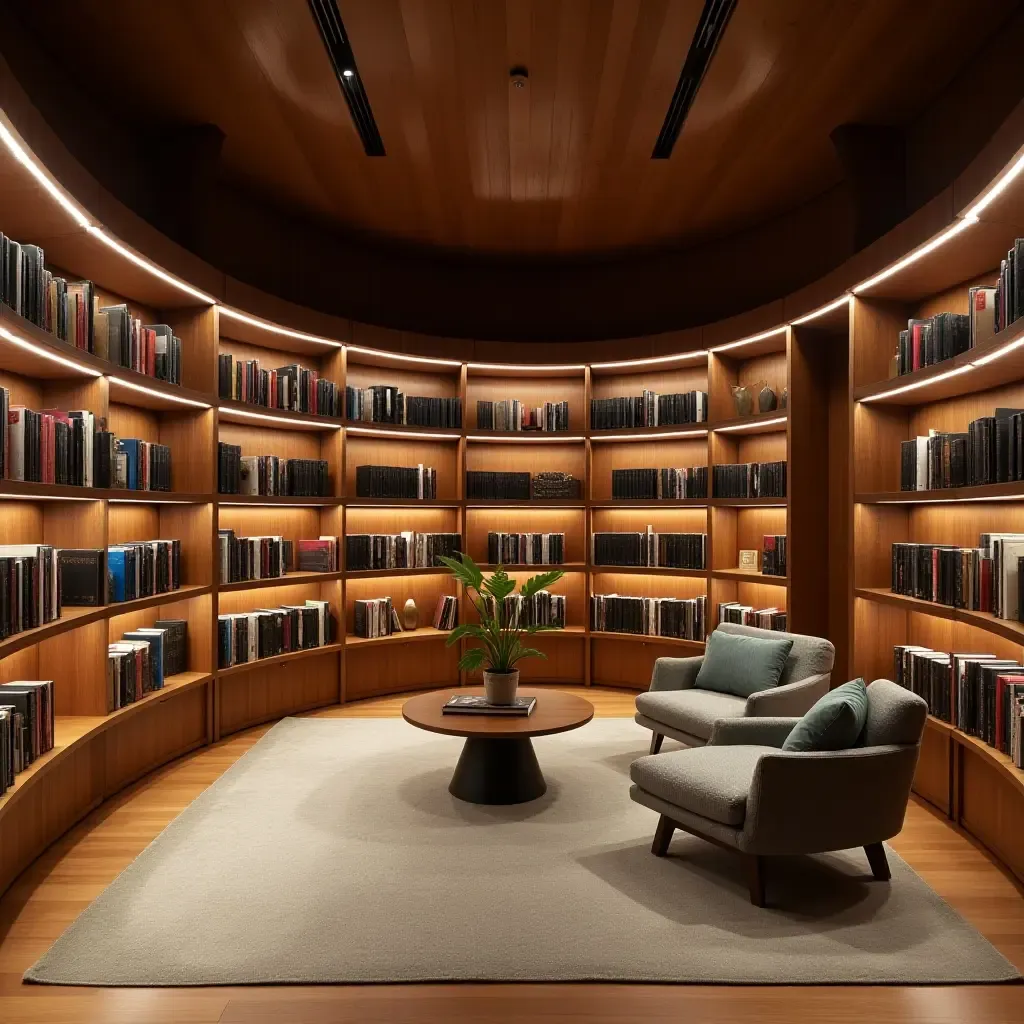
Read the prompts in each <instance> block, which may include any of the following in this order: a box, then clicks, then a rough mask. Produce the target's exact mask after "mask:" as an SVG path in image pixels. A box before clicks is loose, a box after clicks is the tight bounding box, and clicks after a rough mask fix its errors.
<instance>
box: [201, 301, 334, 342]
mask: <svg viewBox="0 0 1024 1024" xmlns="http://www.w3.org/2000/svg"><path fill="white" fill-rule="evenodd" d="M217 310H218V312H219V313H220V315H221V316H226V317H229V318H230V319H232V320H238V321H239V322H240V323H243V324H248V325H249V326H250V327H256V328H258V329H259V330H261V331H269V332H270V333H271V334H280V335H281V336H282V337H283V338H295V339H296V340H298V341H309V342H312V343H313V344H314V345H329V346H330V347H332V348H341V347H342V343H341V342H340V341H333V340H332V339H330V338H321V337H320V336H319V335H316V334H307V333H306V332H305V331H293V330H292V329H291V328H290V327H281V326H279V325H278V324H273V323H271V322H270V321H269V320H259V319H257V318H256V317H254V316H249V314H248V313H242V312H241V311H239V310H237V309H232V308H231V307H230V306H221V305H218V306H217Z"/></svg>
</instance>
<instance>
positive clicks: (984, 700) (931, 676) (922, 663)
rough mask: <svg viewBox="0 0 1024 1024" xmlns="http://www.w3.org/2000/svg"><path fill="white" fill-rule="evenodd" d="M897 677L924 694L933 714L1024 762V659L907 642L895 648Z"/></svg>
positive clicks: (911, 688) (1017, 760)
mask: <svg viewBox="0 0 1024 1024" xmlns="http://www.w3.org/2000/svg"><path fill="white" fill-rule="evenodd" d="M893 679H894V680H895V681H896V682H897V683H899V684H900V686H904V687H906V688H907V689H908V690H912V691H913V692H914V693H916V694H918V695H919V696H920V697H922V698H924V700H925V702H926V703H927V704H928V711H929V713H930V714H932V715H934V716H935V717H936V718H938V719H941V720H942V721H943V722H949V723H950V724H951V725H953V726H955V727H956V728H957V729H959V730H960V731H961V732H964V733H967V735H968V736H975V737H977V738H978V739H980V740H982V741H983V742H984V743H987V744H988V745H989V746H990V747H994V748H995V749H996V750H999V751H1000V752H1002V753H1004V754H1006V755H1008V756H1009V757H1010V758H1011V759H1012V761H1013V763H1014V764H1015V765H1016V766H1017V767H1018V768H1024V750H1022V729H1024V664H1021V663H1020V662H1019V661H1014V660H1012V659H1010V658H999V657H997V656H996V655H994V654H958V653H946V652H944V651H933V650H932V649H931V648H929V647H919V646H916V645H914V644H901V645H898V646H896V647H894V648H893Z"/></svg>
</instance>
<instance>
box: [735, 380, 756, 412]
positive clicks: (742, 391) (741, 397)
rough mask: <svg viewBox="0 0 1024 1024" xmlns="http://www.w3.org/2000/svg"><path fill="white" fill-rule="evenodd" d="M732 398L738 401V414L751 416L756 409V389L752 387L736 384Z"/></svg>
mask: <svg viewBox="0 0 1024 1024" xmlns="http://www.w3.org/2000/svg"><path fill="white" fill-rule="evenodd" d="M755 387H756V385H755ZM732 400H733V401H734V402H735V403H736V415H737V416H749V415H750V414H751V413H752V412H753V411H754V389H753V388H752V387H742V386H738V385H734V386H733V388H732Z"/></svg>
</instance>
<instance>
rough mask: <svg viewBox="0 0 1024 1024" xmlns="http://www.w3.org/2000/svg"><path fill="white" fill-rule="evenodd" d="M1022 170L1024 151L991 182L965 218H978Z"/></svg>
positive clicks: (1023, 168)
mask: <svg viewBox="0 0 1024 1024" xmlns="http://www.w3.org/2000/svg"><path fill="white" fill-rule="evenodd" d="M1022 171H1024V152H1022V153H1021V154H1020V156H1018V157H1017V159H1016V160H1014V161H1013V163H1012V164H1010V166H1009V167H1008V168H1007V169H1006V170H1005V171H1004V172H1003V173H1002V174H1001V175H999V177H997V178H996V180H995V181H994V182H991V183H990V184H989V186H988V188H987V189H986V190H985V191H984V192H982V194H981V196H980V197H979V198H978V199H977V200H975V202H974V205H973V206H971V207H970V208H969V209H968V210H967V212H966V213H965V214H964V218H965V219H966V220H972V221H974V220H977V219H978V217H979V216H980V215H981V213H982V211H983V210H985V209H986V208H987V207H988V206H990V205H991V204H992V203H993V202H994V201H995V200H996V199H998V198H999V197H1000V196H1001V195H1002V194H1003V193H1004V192H1005V191H1006V190H1007V188H1009V186H1010V185H1011V184H1012V183H1013V182H1014V181H1015V180H1016V179H1017V178H1018V177H1019V176H1020V174H1021V172H1022Z"/></svg>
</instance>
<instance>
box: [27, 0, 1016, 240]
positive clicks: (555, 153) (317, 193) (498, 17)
mask: <svg viewBox="0 0 1024 1024" xmlns="http://www.w3.org/2000/svg"><path fill="white" fill-rule="evenodd" d="M1016 7H1017V3H1016V0H972V2H971V3H969V4H968V3H964V2H960V0H927V2H926V0H739V5H738V7H737V9H736V12H735V14H734V15H733V17H732V20H731V22H730V24H729V27H728V30H727V31H726V34H725V37H724V40H723V42H722V44H721V46H720V48H719V50H718V53H717V54H716V56H715V59H714V61H713V63H712V66H711V69H710V71H709V73H708V75H707V77H706V78H705V81H704V83H703V86H702V87H701V90H700V92H699V94H698V96H697V99H696V102H695V103H694V105H693V108H692V110H691V112H690V117H689V120H688V121H687V123H686V125H685V126H684V129H683V133H682V135H681V137H680V139H679V142H678V143H677V145H676V148H675V152H674V153H673V155H672V157H671V159H669V160H661V161H655V160H651V159H650V154H651V149H652V146H653V144H654V140H655V138H656V137H657V134H658V130H659V128H660V126H661V122H662V119H663V118H664V115H665V111H666V108H667V105H668V101H669V98H670V97H671V95H672V90H673V89H674V87H675V83H676V80H677V78H678V75H679V71H680V68H681V65H682V62H683V59H684V58H685V55H686V52H687V49H688V47H689V44H690V40H691V38H692V35H693V30H694V26H695V25H696V23H697V20H698V17H699V15H700V11H701V8H702V2H701V0H339V8H340V10H341V14H342V17H343V19H344V21H345V25H346V28H347V30H348V33H349V35H350V37H351V42H352V46H353V49H354V52H355V55H356V59H357V61H358V66H359V70H360V74H361V76H362V79H363V82H364V84H365V87H366V91H367V94H368V96H369V99H370V102H371V104H372V107H373V112H374V115H375V117H376V120H377V124H378V127H379V129H380V133H381V135H382V137H383V140H384V144H385V146H386V149H387V156H386V157H384V158H376V159H374V158H369V157H367V156H365V155H364V153H363V150H362V146H361V144H360V142H359V138H358V136H357V135H356V133H355V131H354V129H353V126H352V122H351V120H350V118H349V113H348V109H347V106H346V104H345V101H344V99H343V97H342V95H341V93H340V90H339V88H338V85H337V82H336V80H335V78H334V75H333V72H332V70H331V67H330V65H329V62H328V58H327V55H326V53H325V52H324V50H323V47H322V45H321V42H320V38H319V36H318V34H317V31H316V28H315V26H314V23H313V20H312V17H311V15H310V12H309V8H308V6H307V3H306V0H159V2H156V0H149V2H142V0H47V2H46V3H35V4H25V5H23V7H22V9H21V10H20V11H19V17H21V19H22V20H23V22H24V23H25V25H26V27H27V28H28V29H29V31H31V33H32V35H33V36H34V38H35V39H36V41H37V42H38V43H39V45H40V46H42V47H43V48H44V49H45V50H46V51H48V53H49V54H50V55H51V56H53V57H54V58H55V59H56V60H57V61H58V62H59V63H60V64H61V65H62V66H63V67H64V68H65V70H66V71H67V72H68V74H69V75H70V76H71V78H72V80H73V81H75V82H77V84H78V86H79V87H80V88H81V89H83V90H85V91H87V92H88V93H89V94H90V95H91V96H92V97H93V98H95V99H96V100H97V102H99V103H100V105H102V106H103V107H104V108H105V109H106V110H107V111H108V112H110V113H111V114H112V115H114V116H115V117H117V118H118V119H119V120H121V121H123V122H125V123H127V124H135V125H151V124H152V123H153V122H154V121H156V122H173V123H179V124H203V123H212V124H215V125H217V126H218V127H219V128H220V129H221V130H222V131H223V132H224V134H225V136H226V138H225V143H224V148H223V152H222V159H221V165H220V168H219V174H220V176H221V178H222V179H223V180H224V181H226V182H228V183H231V184H234V185H237V186H239V187H242V188H244V189H245V190H246V191H247V192H248V193H249V194H252V195H255V196H257V197H260V198H263V199H265V200H266V201H268V202H272V203H273V204H274V205H275V206H277V207H280V208H284V209H286V210H293V211H296V212H298V213H301V214H303V215H305V216H307V217H312V218H313V219H315V220H318V221H325V222H327V223H329V224H332V225H336V226H339V227H341V228H343V229H344V230H347V231H351V232H357V233H366V234H370V235H374V236H379V237H383V238H386V239H393V240H400V241H402V242H411V243H417V244H423V245H428V246H441V247H446V248H452V249H461V250H469V251H473V252H486V253H503V254H540V253H543V254H552V255H567V254H580V253H597V252H608V251H625V250H631V249H637V248H642V247H649V246H665V245H672V246H678V245H687V244H690V243H693V242H695V241H697V240H699V239H706V238H710V237H719V236H722V235H725V234H728V233H729V232H731V231H733V230H737V229H739V228H741V227H746V226H749V225H753V224H757V223H761V222H764V221H766V220H768V219H771V218H772V217H773V216H776V215H779V214H781V213H784V212H785V211H788V210H790V209H793V208H794V207H796V206H799V205H800V204H802V203H803V202H805V201H807V200H809V199H811V198H813V197H815V196H818V195H820V194H821V193H822V192H824V191H826V190H827V189H829V188H831V187H833V186H835V185H836V184H837V183H838V182H839V180H840V178H841V170H840V167H839V164H838V161H837V159H836V157H835V154H834V151H833V149H832V145H831V143H830V141H829V133H830V132H831V131H832V129H833V128H835V127H836V126H837V125H840V124H844V123H851V122H861V123H869V124H889V125H909V124H911V123H913V121H914V120H915V119H916V118H917V117H919V116H920V115H921V113H922V112H923V111H924V110H925V109H926V108H927V107H928V105H929V103H930V102H932V101H933V100H934V99H935V97H936V96H938V94H939V93H940V92H941V91H942V90H943V88H944V87H945V86H947V85H948V84H949V82H950V81H951V80H952V78H953V77H954V76H955V74H956V72H957V70H958V69H959V68H960V67H962V66H963V64H964V63H965V62H966V61H967V60H968V59H969V58H970V57H971V56H972V55H973V54H974V53H975V52H976V51H977V49H978V48H979V47H980V46H981V44H982V43H983V42H984V40H985V38H986V36H987V35H988V34H989V33H991V32H992V31H993V30H995V29H996V28H997V27H998V25H999V23H1000V21H1001V20H1002V19H1003V18H1004V17H1006V16H1007V15H1008V13H1010V12H1011V11H1012V10H1013V9H1014V8H1016ZM83 41H85V42H84V43H83ZM515 64H525V65H526V66H527V67H528V68H529V73H530V77H529V84H528V86H527V87H526V88H525V89H523V90H516V89H513V88H512V87H511V86H510V83H509V78H508V71H509V68H510V67H511V66H512V65H515ZM153 159H154V160H158V159H160V155H159V153H154V154H153Z"/></svg>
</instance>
